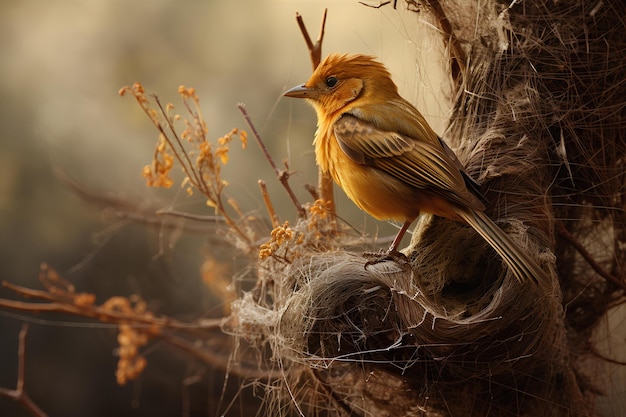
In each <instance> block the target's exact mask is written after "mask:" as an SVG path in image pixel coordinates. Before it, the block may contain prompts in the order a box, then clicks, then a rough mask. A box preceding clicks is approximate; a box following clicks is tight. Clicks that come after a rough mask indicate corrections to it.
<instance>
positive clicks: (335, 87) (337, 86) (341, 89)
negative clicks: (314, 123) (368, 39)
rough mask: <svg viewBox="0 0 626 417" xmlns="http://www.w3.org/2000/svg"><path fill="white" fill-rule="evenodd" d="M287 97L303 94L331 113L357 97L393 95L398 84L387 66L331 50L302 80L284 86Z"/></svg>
mask: <svg viewBox="0 0 626 417" xmlns="http://www.w3.org/2000/svg"><path fill="white" fill-rule="evenodd" d="M283 95H285V96H287V97H296V98H304V99H307V101H308V102H310V103H311V104H312V105H313V107H315V110H317V112H318V114H322V115H325V116H332V115H333V114H334V113H336V112H337V111H339V110H343V109H344V108H345V107H346V106H348V105H349V104H351V103H353V102H356V100H357V99H360V98H366V99H372V98H373V99H376V98H378V99H382V100H386V99H393V98H395V97H396V96H397V95H398V88H397V87H396V85H395V84H394V82H393V81H392V80H391V75H390V74H389V71H387V68H385V66H384V65H383V64H381V63H380V62H378V61H376V60H375V58H374V57H371V56H368V55H341V54H332V55H329V56H328V57H326V59H324V61H322V62H321V63H320V64H319V65H318V67H317V69H316V70H315V71H314V72H313V75H311V78H310V79H309V80H308V81H307V82H306V83H304V84H302V85H298V86H296V87H294V88H292V89H290V90H287V91H286V92H285V93H283Z"/></svg>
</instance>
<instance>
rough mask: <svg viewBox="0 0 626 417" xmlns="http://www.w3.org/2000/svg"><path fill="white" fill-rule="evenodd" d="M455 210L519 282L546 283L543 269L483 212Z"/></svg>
mask: <svg viewBox="0 0 626 417" xmlns="http://www.w3.org/2000/svg"><path fill="white" fill-rule="evenodd" d="M456 212H457V214H458V215H459V216H460V217H461V218H462V219H463V220H465V222H467V224H469V225H470V226H472V228H473V229H474V230H476V232H478V234H479V235H480V236H481V237H482V238H483V239H485V240H486V241H487V243H489V245H491V247H492V248H493V249H494V250H495V251H496V252H497V253H498V255H500V256H501V257H502V259H503V260H504V262H506V264H507V265H508V266H509V268H511V271H512V272H513V274H514V275H515V278H517V280H518V281H519V282H520V283H525V282H528V281H533V282H534V283H535V284H538V283H542V284H543V285H544V286H545V285H548V282H549V281H548V276H547V275H546V273H545V271H543V270H542V269H541V268H540V267H539V265H537V263H536V262H535V261H534V260H533V259H532V258H531V257H530V256H529V255H528V254H527V253H526V252H525V251H524V250H523V249H522V248H520V247H519V246H518V245H517V244H516V243H515V242H513V241H512V240H511V238H510V237H509V236H508V235H507V234H506V233H505V232H504V230H502V229H501V228H500V227H499V226H498V225H497V224H495V223H494V222H493V221H492V220H491V219H490V218H489V217H488V216H487V215H486V214H485V213H484V212H482V211H477V210H471V209H467V208H464V209H458V210H457V211H456Z"/></svg>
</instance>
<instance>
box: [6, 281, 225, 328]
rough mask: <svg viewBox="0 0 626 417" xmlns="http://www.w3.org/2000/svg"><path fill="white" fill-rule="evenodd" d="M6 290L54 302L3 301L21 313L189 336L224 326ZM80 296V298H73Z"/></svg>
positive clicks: (16, 288)
mask: <svg viewBox="0 0 626 417" xmlns="http://www.w3.org/2000/svg"><path fill="white" fill-rule="evenodd" d="M2 286H4V287H6V288H9V289H10V290H12V291H15V292H16V293H18V294H20V295H22V296H24V297H31V298H37V299H42V300H48V301H51V302H49V303H40V302H34V303H31V302H24V301H14V300H6V299H0V307H4V308H8V309H11V310H18V311H30V312H36V313H41V312H44V311H46V312H54V313H67V314H73V315H77V316H83V317H89V318H97V319H98V320H100V321H101V322H109V323H114V324H133V325H135V326H146V327H149V326H156V327H159V328H169V329H176V330H180V331H185V332H188V333H197V332H198V331H199V330H204V329H211V328H218V327H219V326H221V325H222V323H223V319H210V320H209V319H206V320H203V321H202V322H199V323H185V322H181V321H178V320H175V319H172V318H169V317H155V316H150V315H145V314H135V313H127V312H121V311H116V310H111V309H106V308H103V307H101V306H96V305H89V304H87V305H76V304H72V302H73V300H72V299H70V298H69V296H65V297H60V296H59V295H57V294H52V293H49V292H46V291H40V290H34V289H32V288H26V287H22V286H20V285H15V284H11V283H9V282H7V281H2ZM73 295H79V294H73Z"/></svg>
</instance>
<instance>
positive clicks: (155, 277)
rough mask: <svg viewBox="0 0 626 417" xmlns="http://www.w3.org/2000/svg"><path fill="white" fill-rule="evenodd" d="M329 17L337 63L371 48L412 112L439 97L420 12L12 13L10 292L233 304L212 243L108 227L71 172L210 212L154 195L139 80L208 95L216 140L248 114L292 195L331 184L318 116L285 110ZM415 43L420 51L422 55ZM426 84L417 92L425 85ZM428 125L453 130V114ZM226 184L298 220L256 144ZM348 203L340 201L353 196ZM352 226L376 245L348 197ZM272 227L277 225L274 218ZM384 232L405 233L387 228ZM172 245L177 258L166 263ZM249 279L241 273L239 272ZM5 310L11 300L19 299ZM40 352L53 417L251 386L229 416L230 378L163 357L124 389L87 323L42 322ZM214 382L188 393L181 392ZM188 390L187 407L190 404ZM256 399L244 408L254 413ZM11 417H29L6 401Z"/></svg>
mask: <svg viewBox="0 0 626 417" xmlns="http://www.w3.org/2000/svg"><path fill="white" fill-rule="evenodd" d="M325 7H328V8H329V15H328V20H327V26H326V37H325V41H324V53H325V54H326V53H329V52H334V51H336V52H360V53H368V54H373V55H377V56H379V57H380V58H381V59H382V60H383V61H384V62H385V63H387V64H388V65H389V66H390V68H391V69H392V72H393V73H394V76H395V79H396V81H397V82H398V84H399V85H400V87H401V90H402V92H403V94H404V95H405V96H407V97H408V98H411V99H414V100H416V99H417V98H418V97H419V98H420V100H421V101H422V102H424V101H429V102H432V94H433V93H432V91H435V90H437V88H433V84H434V85H435V87H437V85H438V84H441V83H442V81H441V80H440V79H437V78H436V77H435V78H433V79H432V80H430V79H426V78H422V77H421V76H420V74H423V73H431V75H435V74H436V72H434V71H425V70H424V69H422V70H418V68H426V67H425V66H420V67H418V66H417V61H416V58H415V50H416V46H418V45H417V44H419V46H420V48H421V49H422V50H423V51H424V52H425V53H427V56H428V59H427V61H428V62H431V63H436V62H437V60H436V56H437V54H436V53H435V52H436V51H438V50H439V48H438V46H439V45H437V44H436V42H434V41H432V40H427V39H425V38H424V37H423V35H422V36H421V37H420V36H417V30H416V27H417V25H421V28H422V29H425V28H426V29H427V30H430V31H432V32H433V33H434V29H429V28H428V26H427V25H426V24H423V23H417V22H418V20H417V17H416V15H415V14H411V13H406V12H400V11H394V10H393V9H392V8H391V7H389V6H387V7H384V8H381V9H373V8H367V7H365V6H362V5H359V4H358V2H357V1H353V0H349V1H332V2H330V1H329V2H325V1H295V0H294V1H287V0H284V1H278V0H276V1H272V0H266V1H259V0H239V1H233V0H210V1H199V0H135V1H124V0H110V1H87V0H57V1H54V2H43V1H39V0H19V1H17V0H16V1H10V0H9V1H3V2H2V3H1V4H0V8H1V9H0V54H1V56H2V59H1V60H0V97H1V98H2V111H1V112H0V265H2V276H1V278H2V279H5V280H9V281H11V282H14V283H19V284H22V285H26V286H34V287H35V288H39V285H40V284H39V283H38V281H37V274H38V269H39V264H40V263H41V262H48V263H49V264H50V265H52V266H53V267H55V268H57V269H58V270H59V272H60V273H61V274H62V275H63V276H64V277H66V278H68V279H69V280H71V281H72V282H74V283H75V284H76V286H77V288H78V290H80V291H93V292H96V293H97V294H98V297H99V298H98V302H102V301H104V300H105V299H106V298H108V297H110V296H112V295H116V294H121V295H128V294H131V293H140V294H142V295H143V296H144V297H145V298H146V299H147V300H150V302H151V308H153V309H154V310H155V311H158V312H162V313H167V314H172V315H175V316H176V317H180V318H182V319H185V318H193V317H196V316H198V315H199V314H201V313H203V312H207V313H208V314H214V315H218V314H220V313H221V311H222V310H221V307H220V306H216V305H215V300H214V298H212V297H211V296H210V293H209V292H208V291H207V290H206V288H203V286H202V284H201V280H200V276H199V275H200V274H199V268H200V265H201V262H202V260H203V259H204V253H205V252H206V251H208V250H210V248H208V247H207V243H206V238H205V237H203V236H190V237H181V238H179V239H178V240H177V241H176V245H174V247H173V248H171V249H168V244H169V243H170V241H169V240H168V239H169V237H168V236H165V237H164V236H163V235H162V234H161V231H160V230H158V229H154V228H149V227H146V226H143V225H122V224H120V223H119V222H111V221H110V220H109V221H105V222H103V221H102V220H103V219H102V218H101V214H100V211H99V210H98V209H96V208H94V207H92V206H89V205H87V204H85V203H84V202H83V201H81V200H80V199H79V198H78V197H77V196H76V195H74V194H73V193H72V192H71V191H70V190H69V189H68V188H67V187H65V186H64V185H63V184H62V183H60V182H59V180H58V179H57V177H56V176H55V174H54V171H53V170H54V168H58V169H61V170H62V171H64V172H66V173H67V174H68V175H70V176H71V177H73V178H74V179H76V180H77V181H79V182H80V183H81V184H83V185H84V186H85V188H87V189H89V190H91V191H94V192H96V193H101V194H103V195H107V196H114V197H119V198H122V199H127V200H129V201H131V202H133V203H136V204H138V205H141V204H155V205H157V206H161V207H171V208H175V209H177V210H186V211H191V212H197V213H203V212H204V213H206V214H210V213H209V212H207V208H206V207H205V206H204V205H203V204H202V199H201V198H200V197H195V198H191V199H188V198H187V197H185V196H184V193H181V192H180V190H179V189H177V188H176V187H174V189H172V190H169V191H155V190H147V189H146V187H145V185H144V181H143V179H142V178H141V176H140V170H141V167H142V166H143V165H144V164H146V163H148V162H149V161H150V159H151V157H152V152H153V146H154V145H153V144H154V139H155V138H156V135H155V134H154V131H153V128H152V127H151V125H150V124H149V122H148V120H147V119H146V117H145V116H144V115H143V113H142V112H141V111H140V109H139V108H138V107H137V106H136V104H135V102H134V100H133V99H132V98H128V97H126V98H120V97H119V96H118V89H119V88H120V87H122V86H123V85H128V84H132V83H133V82H134V81H137V80H139V81H141V82H142V83H143V84H144V86H145V88H146V90H147V91H148V92H154V93H157V94H158V95H159V96H160V97H161V98H162V99H163V101H164V102H167V101H172V102H174V104H180V102H179V101H177V99H178V97H177V95H176V89H177V87H178V85H180V84H184V85H187V86H193V87H195V88H196V89H197V91H198V94H199V96H200V99H201V102H202V106H203V111H204V115H205V117H206V120H207V123H208V126H209V130H210V134H211V135H212V136H214V137H218V136H221V135H222V134H224V133H225V132H227V131H229V130H230V129H231V128H233V127H245V125H244V122H243V120H242V119H241V117H240V115H239V113H238V111H237V109H236V108H235V104H236V103H237V102H244V103H246V105H247V108H248V111H249V113H250V115H251V116H252V118H253V120H254V122H255V123H256V125H257V127H258V128H259V130H260V132H261V134H262V135H263V137H264V139H265V141H266V142H267V144H268V146H269V147H270V150H271V152H272V154H273V155H274V157H275V159H276V160H277V161H280V160H281V159H282V158H284V157H286V158H288V159H289V161H290V164H291V167H292V168H293V169H295V170H297V171H298V174H297V175H296V176H294V177H293V180H292V182H293V186H294V188H295V189H296V190H297V192H298V194H299V195H300V196H301V198H302V199H303V200H304V199H305V198H306V197H307V193H306V192H305V191H304V190H303V188H302V185H303V184H304V183H315V182H316V168H315V165H314V160H313V154H312V147H311V140H312V137H313V133H314V130H315V116H314V112H313V111H312V109H310V108H308V106H306V105H305V104H304V103H302V102H300V101H297V100H290V99H285V98H283V97H281V93H282V92H283V91H284V90H285V89H286V88H288V87H291V86H293V85H296V84H299V83H302V82H304V81H305V80H306V79H307V78H308V76H309V75H310V73H311V66H310V65H311V64H310V62H309V57H308V53H307V51H306V47H305V44H304V41H303V39H302V36H301V35H300V32H299V29H298V27H297V25H296V23H295V12H296V11H299V12H300V13H301V14H302V15H303V16H304V19H305V22H306V23H307V25H308V28H309V31H310V32H311V35H312V36H313V37H314V38H316V37H317V35H318V31H319V24H320V21H321V17H322V12H323V9H324V8H325ZM416 43H417V44H416ZM418 80H419V81H418ZM425 112H426V113H428V114H429V115H430V116H432V117H431V120H432V121H433V123H439V124H441V115H442V114H444V113H445V109H442V106H441V105H439V104H437V103H434V104H433V105H431V106H430V107H428V108H427V109H425ZM233 152H234V154H233V155H232V156H231V162H230V163H229V165H228V167H227V169H226V172H225V173H224V176H225V177H226V178H227V179H228V180H229V181H230V183H231V184H232V185H231V187H230V190H229V193H230V194H231V195H233V196H235V197H236V198H237V199H238V201H239V203H240V204H241V205H242V208H243V209H244V210H255V209H259V208H260V207H262V205H261V198H260V195H259V193H258V191H257V190H258V187H257V179H264V180H266V182H267V183H268V185H269V187H270V192H271V194H272V197H273V199H274V200H275V202H276V204H277V205H278V206H279V207H278V210H279V211H280V213H281V216H282V217H283V218H284V219H294V218H295V216H294V211H293V209H292V208H291V206H290V205H289V203H288V201H287V199H286V198H285V197H284V192H283V191H282V189H281V188H280V187H279V186H278V185H277V181H275V180H274V176H273V174H272V171H271V170H270V168H269V166H268V164H267V161H265V159H264V158H263V157H262V156H261V154H260V152H259V151H258V148H257V147H256V144H255V143H253V142H251V143H250V146H249V148H248V150H246V151H235V150H234V151H233ZM338 195H340V196H341V193H340V192H338ZM339 204H340V207H339V211H340V214H341V215H342V216H343V217H345V218H346V219H347V220H349V221H350V222H351V223H352V224H354V225H355V226H358V227H361V226H366V227H368V230H369V231H370V232H371V233H374V234H375V233H378V232H379V229H378V228H379V227H380V226H381V223H379V222H375V221H373V220H371V219H369V218H368V217H367V216H365V215H363V214H362V213H359V212H358V211H357V210H354V208H353V207H352V206H351V204H350V203H348V202H346V201H345V199H342V200H341V201H340V203H339ZM261 213H263V212H262V211H261ZM382 226H383V227H384V228H383V229H382V230H381V231H380V233H381V234H391V233H393V228H391V227H389V226H384V225H382ZM164 248H165V249H164ZM237 272H238V271H237V270H234V271H233V273H237ZM0 296H4V297H13V295H12V294H11V293H10V292H8V291H7V290H5V289H0ZM19 319H20V316H19V315H14V314H13V313H9V312H6V311H2V312H0V341H1V343H0V386H4V387H9V388H12V387H14V384H15V380H16V369H15V365H16V355H17V334H18V331H19V328H20V325H21V322H20V320H19ZM28 321H30V322H31V326H30V332H29V337H28V348H27V380H26V384H27V390H28V392H29V394H30V395H31V396H32V398H33V399H34V400H35V401H36V402H37V403H38V404H39V405H40V406H41V407H42V408H43V409H44V410H46V411H47V412H49V413H50V414H51V415H63V416H85V415H90V416H99V415H102V416H105V415H135V416H137V415H153V416H157V415H181V413H182V410H183V406H182V401H183V399H182V398H183V395H187V394H189V395H190V396H191V399H190V401H191V409H192V410H195V411H196V413H197V414H198V415H211V416H212V415H218V413H221V412H223V411H224V410H225V409H226V408H227V406H228V403H229V402H230V401H231V400H232V399H233V398H234V397H235V394H234V391H236V390H237V389H238V382H237V381H234V382H231V384H230V385H229V386H228V387H227V388H228V390H227V393H226V395H225V398H224V400H223V401H222V402H221V403H216V402H215V401H208V400H207V397H208V396H209V395H210V393H211V392H215V393H218V394H219V392H220V391H221V389H222V387H223V385H224V383H223V377H222V376H221V375H217V374H215V375H213V374H208V376H206V375H205V374H202V372H201V370H199V369H200V367H199V366H198V365H197V364H196V363H193V362H188V361H186V360H185V358H182V357H180V356H177V355H176V354H175V353H174V352H172V351H171V350H168V349H166V348H163V347H162V346H159V345H156V346H154V347H152V348H151V350H150V351H149V354H148V361H149V366H148V370H147V371H146V374H145V375H144V377H143V378H142V379H141V380H140V381H139V382H138V383H134V384H128V385H127V386H125V387H118V386H117V385H116V384H115V378H114V370H115V362H116V358H115V356H114V349H115V347H116V345H115V336H116V332H115V329H111V328H108V327H106V326H105V327H101V326H98V325H93V324H90V323H87V322H85V321H83V320H78V319H74V318H71V317H58V316H51V317H49V316H42V315H39V316H36V317H34V318H29V319H28ZM196 373H197V374H202V375H203V376H204V377H203V378H201V382H199V383H197V384H192V385H191V386H190V388H189V389H188V390H186V389H185V388H183V385H184V384H183V379H184V378H185V377H188V376H190V375H194V374H196ZM183 392H184V394H183ZM238 401H241V400H238ZM0 415H25V413H24V412H23V411H22V410H21V409H19V408H18V407H16V406H14V405H13V404H12V403H11V402H10V401H8V400H6V399H2V398H0Z"/></svg>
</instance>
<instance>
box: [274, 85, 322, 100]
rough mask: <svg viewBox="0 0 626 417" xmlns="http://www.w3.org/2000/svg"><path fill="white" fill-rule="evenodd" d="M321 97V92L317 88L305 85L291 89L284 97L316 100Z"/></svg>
mask: <svg viewBox="0 0 626 417" xmlns="http://www.w3.org/2000/svg"><path fill="white" fill-rule="evenodd" d="M319 95H320V93H319V91H317V89H315V88H311V87H307V86H305V85H304V84H301V85H298V86H295V87H294V88H290V89H289V90H287V91H285V92H284V93H283V96H287V97H295V98H312V99H316V98H318V97H319Z"/></svg>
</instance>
